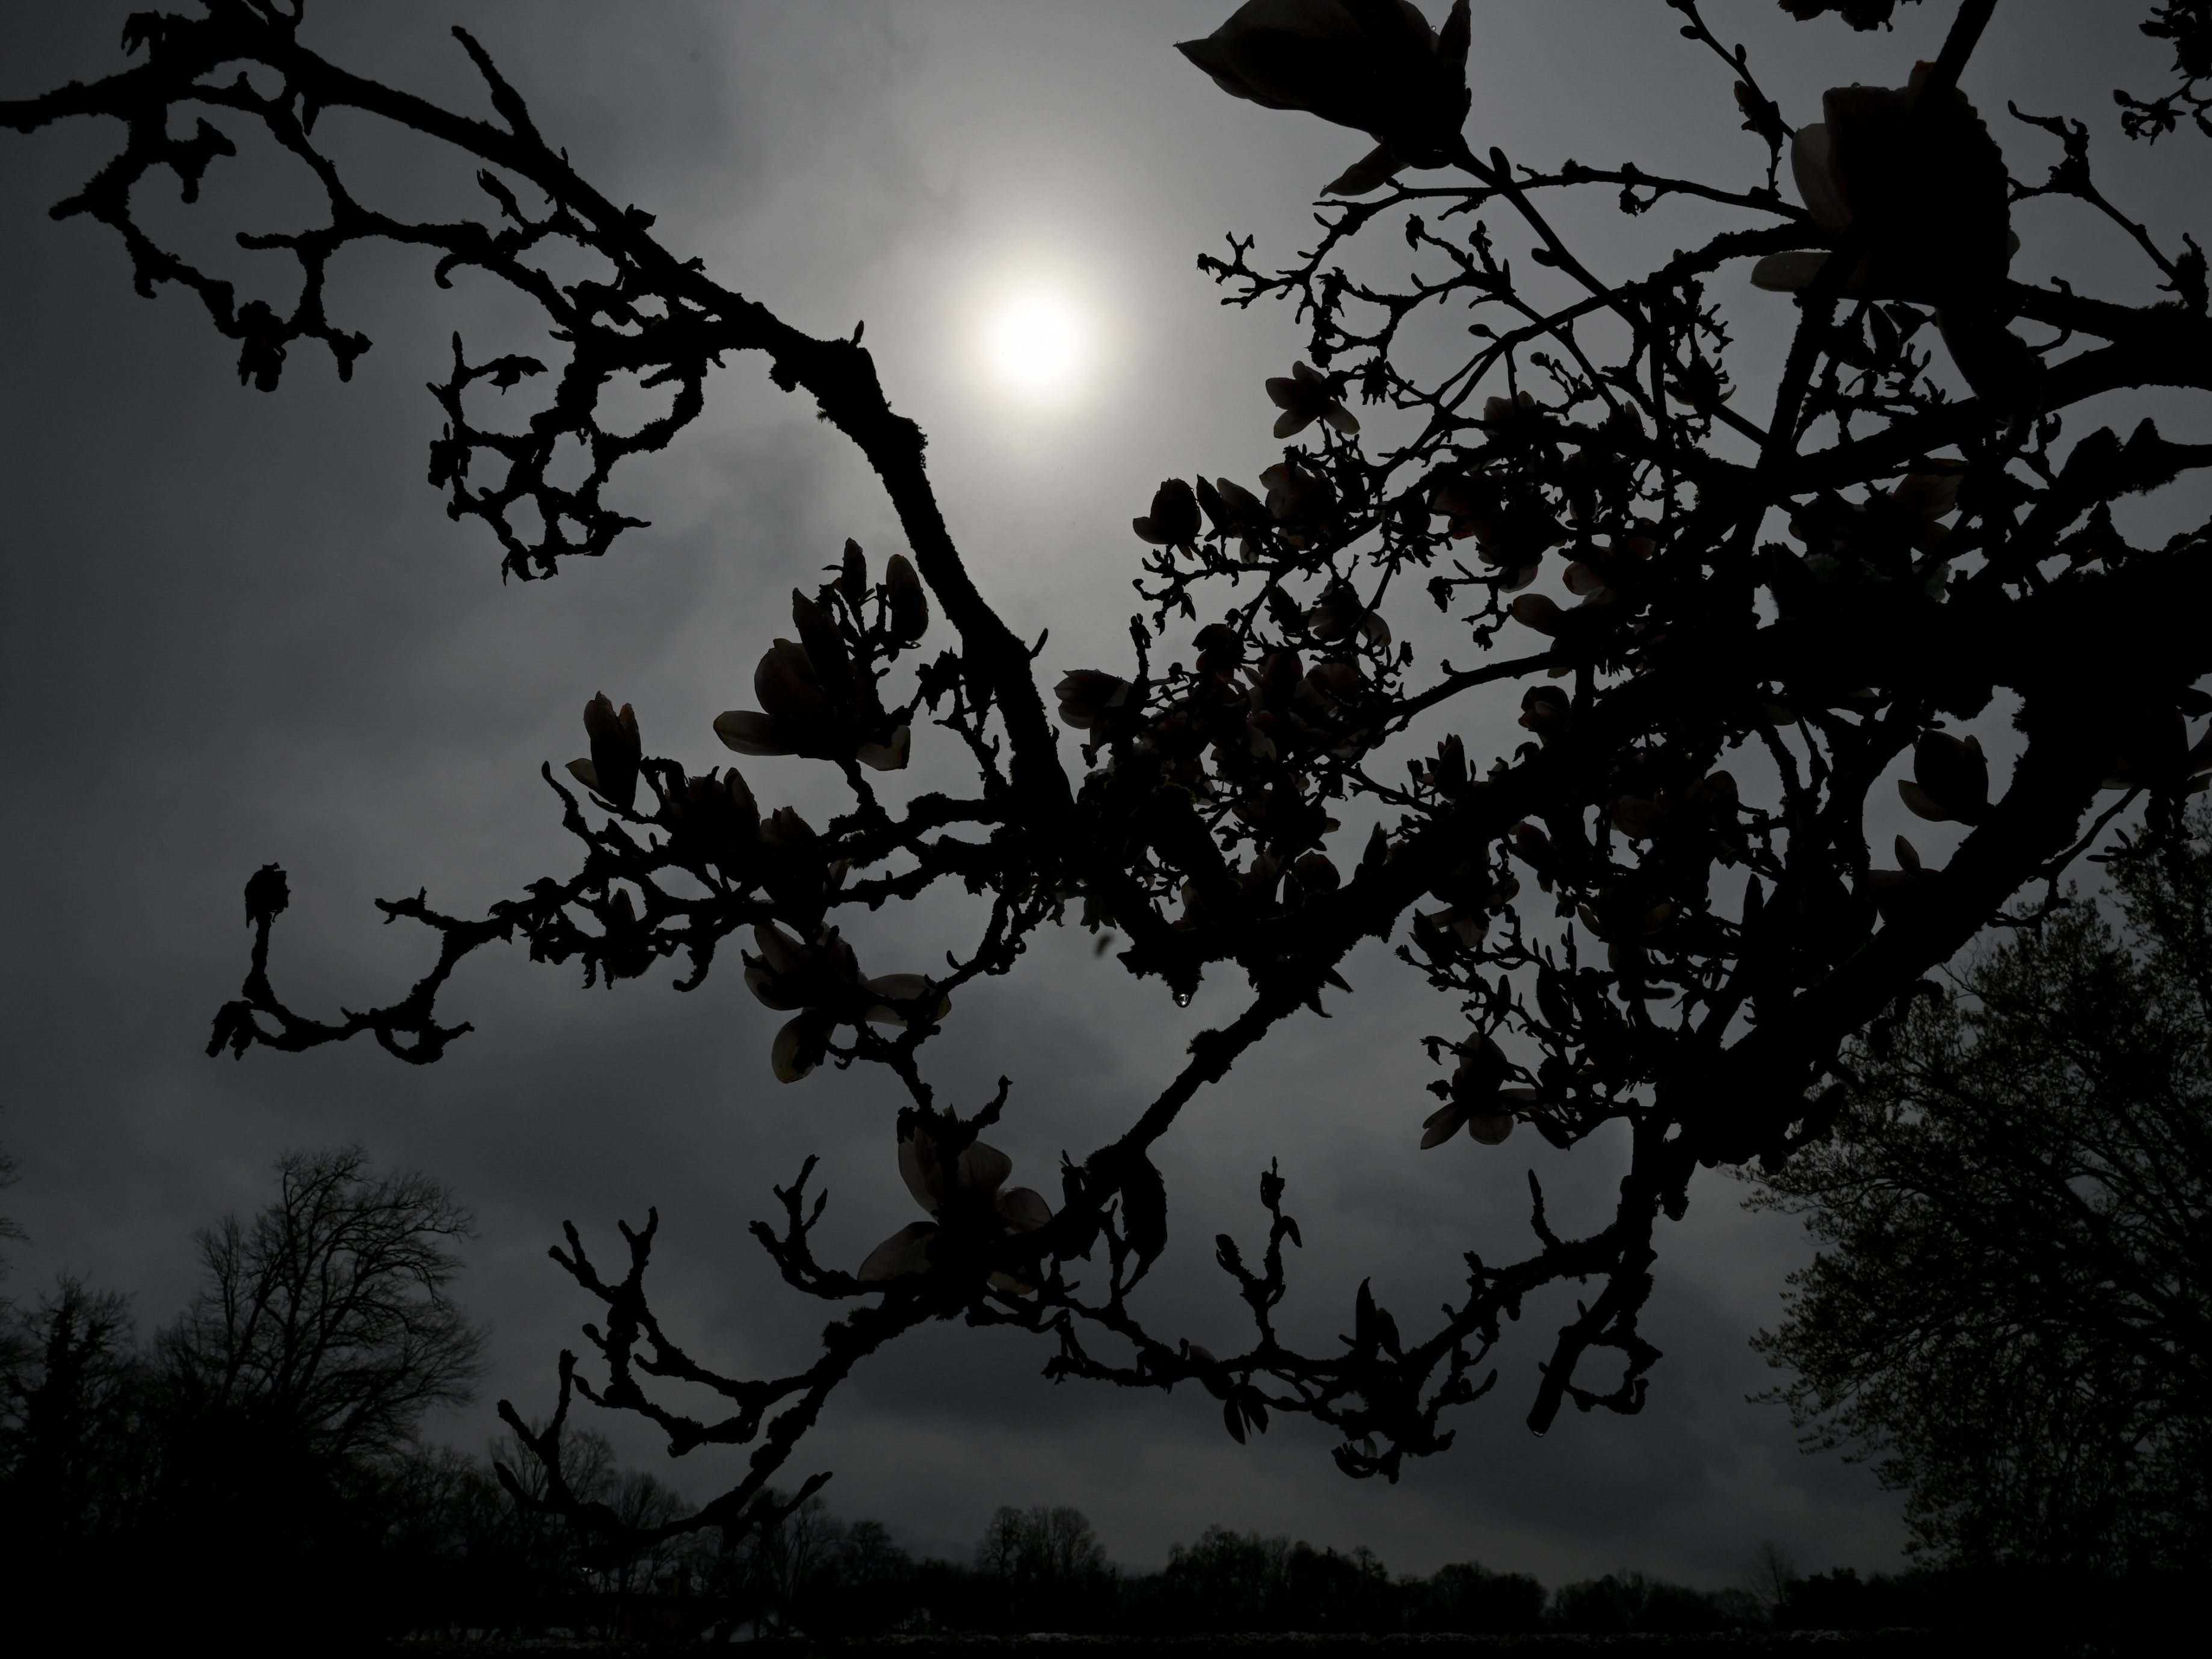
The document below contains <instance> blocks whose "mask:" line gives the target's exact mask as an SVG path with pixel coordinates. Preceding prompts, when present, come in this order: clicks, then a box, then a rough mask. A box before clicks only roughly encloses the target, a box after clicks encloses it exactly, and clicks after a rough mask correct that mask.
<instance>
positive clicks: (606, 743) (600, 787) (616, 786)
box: [568, 691, 645, 812]
mask: <svg viewBox="0 0 2212 1659" xmlns="http://www.w3.org/2000/svg"><path fill="white" fill-rule="evenodd" d="M584 734H585V736H586V737H587V738H590V739H591V742H592V754H591V758H590V759H588V760H572V761H570V762H569V763H568V773H569V775H570V776H572V777H574V779H575V780H576V781H577V782H579V783H580V784H582V785H583V786H584V787H585V788H586V789H588V790H590V791H591V792H592V793H593V794H596V795H598V796H599V798H600V799H602V800H605V801H609V802H611V803H612V804H613V805H616V806H618V807H620V808H621V809H622V810H623V811H625V812H627V811H629V809H630V807H631V806H632V805H635V802H636V800H637V769H638V762H639V761H640V760H641V758H642V757H643V756H644V753H645V750H644V745H643V744H642V742H641V740H640V738H639V737H638V734H637V716H636V715H635V714H633V713H632V712H631V711H630V706H629V704H628V703H624V704H623V706H622V713H620V714H617V713H616V712H615V706H614V704H613V703H612V702H610V701H609V700H608V697H607V694H606V693H605V692H604V691H602V692H600V693H599V694H598V695H597V696H594V697H593V698H592V700H591V702H587V703H586V704H585V705H584Z"/></svg>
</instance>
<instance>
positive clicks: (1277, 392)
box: [1267, 364, 1305, 409]
mask: <svg viewBox="0 0 2212 1659" xmlns="http://www.w3.org/2000/svg"><path fill="white" fill-rule="evenodd" d="M1299 367H1300V368H1304V364H1300V365H1299ZM1267 397H1268V398H1269V400H1270V401H1271V402H1273V404H1274V405H1275V407H1276V408H1278V409H1296V408H1297V406H1298V405H1299V404H1301V403H1303V402H1304V401H1305V400H1304V398H1301V397H1299V395H1298V385H1297V381H1296V380H1285V379H1284V378H1283V377H1282V376H1281V375H1279V374H1276V375H1271V376H1270V377H1269V378H1268V380H1267Z"/></svg>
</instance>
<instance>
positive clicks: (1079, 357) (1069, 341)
mask: <svg viewBox="0 0 2212 1659" xmlns="http://www.w3.org/2000/svg"><path fill="white" fill-rule="evenodd" d="M987 335H988V342H987V346H988V358H989V362H990V366H991V368H992V371H993V374H994V378H996V379H997V380H998V381H999V382H1000V384H1001V385H1002V386H1006V387H1007V388H1008V389H1010V390H1012V391H1015V392H1019V393H1021V394H1023V395H1024V397H1026V398H1032V399H1035V400H1037V401H1040V402H1056V401H1060V400H1063V399H1066V398H1070V397H1072V396H1073V395H1074V394H1075V393H1076V392H1078V391H1079V389H1080V388H1081V386H1082V385H1083V382H1084V378H1085V371H1086V369H1087V368H1089V367H1090V362H1091V349H1090V344H1091V342H1090V338H1089V331H1088V330H1087V329H1086V328H1085V321H1084V318H1083V316H1082V314H1081V313H1080V312H1079V309H1078V308H1077V307H1075V306H1074V305H1073V303H1072V302H1071V301H1068V300H1067V299H1066V297H1065V296H1063V295H1058V294H1054V293H1051V292H1049V291H1047V290H1042V289H1030V290H1027V291H1024V292H1021V293H1018V294H1014V295H1009V296H1008V297H1007V298H1006V301H1004V302H1002V304H1001V305H1000V307H998V309H997V311H996V313H995V314H994V316H993V317H992V319H990V322H989V324H988V325H987Z"/></svg>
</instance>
